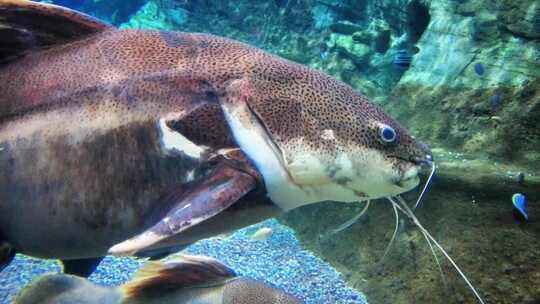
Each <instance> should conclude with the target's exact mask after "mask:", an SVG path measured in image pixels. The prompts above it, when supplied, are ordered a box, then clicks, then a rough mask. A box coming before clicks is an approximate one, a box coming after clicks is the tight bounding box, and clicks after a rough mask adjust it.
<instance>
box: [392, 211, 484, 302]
mask: <svg viewBox="0 0 540 304" xmlns="http://www.w3.org/2000/svg"><path fill="white" fill-rule="evenodd" d="M401 206H402V207H403V209H404V210H405V211H406V212H405V214H406V215H407V216H408V217H409V218H411V219H412V220H413V222H414V224H415V225H416V226H417V227H418V228H419V229H420V230H421V231H422V232H423V233H424V235H425V236H426V237H428V238H429V239H430V240H431V241H432V242H433V244H435V246H437V248H439V250H440V251H441V252H442V253H443V255H444V256H445V257H446V259H447V260H448V261H449V262H450V263H451V264H452V266H454V269H455V270H456V271H457V272H458V273H459V275H460V276H461V278H463V280H464V281H465V283H467V285H468V286H469V288H470V289H471V291H472V292H473V293H474V295H475V296H476V298H477V299H478V301H479V302H480V303H481V304H485V302H484V300H483V299H482V297H480V294H478V292H477V291H476V289H475V288H474V286H473V285H472V284H471V282H470V281H469V279H468V278H467V276H465V274H464V273H463V271H461V268H459V266H458V265H457V264H456V262H454V260H453V259H452V258H451V257H450V255H449V254H448V253H447V252H446V250H444V248H443V247H442V246H441V245H440V244H439V243H438V242H437V240H435V238H433V236H431V234H430V233H429V232H428V231H427V230H426V229H425V228H424V227H423V226H422V224H420V221H418V219H417V218H416V216H415V215H414V213H413V212H412V210H411V209H410V208H409V206H408V205H407V204H404V202H403V203H402V204H401Z"/></svg>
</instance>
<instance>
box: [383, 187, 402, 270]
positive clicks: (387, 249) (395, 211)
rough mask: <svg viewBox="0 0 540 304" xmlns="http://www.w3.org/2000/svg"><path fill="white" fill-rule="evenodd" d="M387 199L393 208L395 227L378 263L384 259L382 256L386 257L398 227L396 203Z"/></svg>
mask: <svg viewBox="0 0 540 304" xmlns="http://www.w3.org/2000/svg"><path fill="white" fill-rule="evenodd" d="M388 199H389V200H390V203H392V208H393V209H394V217H395V219H396V227H395V228H394V234H392V238H391V239H390V242H389V243H388V245H386V249H385V250H384V254H383V256H382V258H381V260H380V261H379V263H381V262H382V261H384V258H385V257H386V255H387V254H388V252H389V251H390V248H391V247H392V244H393V243H394V240H395V239H396V235H397V232H398V228H399V214H398V211H397V207H396V206H397V204H396V203H395V202H393V201H392V199H391V198H388ZM398 207H399V206H398Z"/></svg>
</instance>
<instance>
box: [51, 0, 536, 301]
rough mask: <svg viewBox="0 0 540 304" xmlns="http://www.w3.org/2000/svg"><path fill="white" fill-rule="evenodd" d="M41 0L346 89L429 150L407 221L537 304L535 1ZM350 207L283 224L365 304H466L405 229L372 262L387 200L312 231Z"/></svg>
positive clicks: (474, 274) (505, 290) (457, 283)
mask: <svg viewBox="0 0 540 304" xmlns="http://www.w3.org/2000/svg"><path fill="white" fill-rule="evenodd" d="M55 3H59V4H64V5H68V6H71V7H74V8H76V9H79V10H83V11H85V12H87V13H90V14H92V15H95V16H98V17H99V18H102V19H105V20H107V21H109V22H111V23H113V24H115V25H117V26H120V27H122V28H154V29H163V30H182V31H196V32H209V33H213V34H218V35H222V36H228V37H232V38H235V39H239V40H242V41H245V42H248V43H250V44H253V45H256V46H259V47H261V48H263V49H265V50H267V51H270V52H272V53H275V54H278V55H280V56H283V57H286V58H288V59H290V60H293V61H296V62H300V63H303V64H306V65H309V66H311V67H313V68H316V69H320V70H324V71H326V72H327V73H329V74H332V75H334V76H335V77H337V78H339V79H341V80H343V81H345V82H347V83H349V84H351V85H352V86H353V87H355V88H357V89H358V90H360V91H362V92H363V93H364V94H366V95H367V96H368V97H370V98H371V99H372V100H373V101H374V102H376V103H379V104H381V105H382V106H383V107H384V108H385V109H386V110H387V111H388V112H389V113H390V114H391V115H393V116H394V117H396V118H397V119H398V120H399V121H400V122H402V123H403V124H404V125H405V126H407V127H408V128H409V129H410V130H411V131H412V132H413V133H414V134H415V135H417V137H420V138H422V139H423V140H424V141H426V142H428V143H429V144H430V145H431V146H432V147H434V148H436V149H435V151H436V155H437V157H438V158H437V162H438V163H439V172H440V173H439V174H438V178H437V180H436V181H435V184H434V186H433V187H432V189H431V191H430V192H429V193H428V198H427V199H426V202H425V204H424V206H423V207H422V208H421V209H420V210H418V216H419V218H420V221H421V222H423V223H424V226H426V228H428V230H430V231H431V232H432V234H433V235H434V236H435V237H436V238H437V239H439V240H440V241H441V243H442V244H443V246H444V247H445V248H447V250H448V251H449V253H450V255H452V256H453V257H454V258H455V259H456V261H457V262H458V264H460V265H461V266H462V267H463V269H464V271H465V272H466V273H467V274H468V275H469V276H470V278H471V281H472V282H473V284H474V285H475V286H476V287H477V288H478V289H479V290H480V293H481V294H482V295H483V296H484V297H485V299H486V301H487V302H488V303H540V287H539V286H540V245H539V243H540V242H539V240H540V207H539V204H540V178H539V174H540V127H539V122H540V1H539V0H534V1H531V0H273V1H268V0H250V1H247V0H242V1H210V0H192V1H188V0H135V1H124V0H79V1H75V0H58V1H55ZM515 192H523V193H525V194H526V195H527V197H528V198H529V204H530V206H529V209H530V210H529V212H530V217H531V220H530V221H529V222H528V223H525V224H524V223H518V222H517V221H516V220H515V219H514V218H513V217H512V205H511V203H510V197H511V195H512V194H513V193H515ZM415 195H418V193H411V194H410V196H409V197H408V200H410V201H414V200H415ZM360 209H361V206H360V205H358V206H356V205H348V206H346V207H344V206H343V205H340V204H332V203H325V204H320V205H316V206H308V207H305V208H302V209H300V210H297V211H294V212H292V213H290V214H288V215H287V216H286V217H285V218H284V219H283V220H284V221H286V222H287V223H288V224H289V225H291V226H293V227H294V228H296V230H297V233H298V234H299V236H300V238H301V239H303V241H304V243H305V246H307V247H308V248H310V249H312V250H313V251H315V252H317V253H318V254H319V255H320V256H322V257H324V258H325V259H326V260H328V261H329V262H331V263H333V264H334V265H335V266H336V267H337V268H338V269H339V270H340V271H342V272H343V273H344V275H345V278H346V279H347V280H348V282H349V284H350V285H351V286H353V287H355V288H358V289H360V290H362V291H363V292H365V293H366V295H367V297H368V300H369V301H370V303H475V301H474V298H473V297H472V296H471V293H470V292H469V291H467V289H466V288H465V286H464V284H463V283H462V281H461V280H460V279H459V278H458V277H457V276H456V275H455V272H454V271H453V270H452V269H451V267H450V266H449V264H448V263H443V270H444V273H445V275H444V279H442V278H441V276H440V275H439V273H438V270H437V267H436V264H435V263H434V261H433V258H432V256H431V253H430V251H429V247H427V245H426V244H425V241H424V239H423V237H422V235H421V234H420V233H419V232H418V230H417V229H415V228H414V227H412V226H411V225H410V224H407V222H408V221H404V220H401V221H400V233H399V235H398V238H397V241H396V243H395V244H394V246H393V249H392V251H391V254H389V256H387V257H386V259H385V260H384V261H383V262H380V257H381V256H382V253H383V251H384V248H385V246H386V243H387V242H388V241H389V239H390V236H391V233H392V230H393V227H392V225H393V222H394V219H393V212H392V211H391V210H392V209H391V207H390V205H389V203H387V202H383V201H380V202H373V203H372V207H370V210H369V212H368V214H367V215H366V216H365V217H363V218H362V219H361V220H360V221H359V222H358V223H356V224H354V225H353V226H351V227H350V228H348V229H346V230H344V231H342V232H340V233H338V234H335V235H334V236H332V237H331V238H322V237H321V235H325V233H326V232H327V231H328V230H329V229H331V228H332V227H335V226H336V225H339V224H340V223H341V222H344V221H346V220H347V219H348V218H350V217H352V216H353V215H354V214H355V213H356V212H359V211H360ZM439 258H440V259H441V260H442V256H441V255H439Z"/></svg>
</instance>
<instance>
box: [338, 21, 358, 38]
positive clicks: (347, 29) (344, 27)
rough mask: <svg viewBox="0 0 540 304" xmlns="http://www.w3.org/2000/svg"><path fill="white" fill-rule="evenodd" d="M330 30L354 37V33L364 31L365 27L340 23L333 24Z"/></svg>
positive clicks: (344, 22) (345, 22)
mask: <svg viewBox="0 0 540 304" xmlns="http://www.w3.org/2000/svg"><path fill="white" fill-rule="evenodd" d="M330 29H331V30H332V32H334V33H339V34H344V35H352V34H354V32H359V31H362V30H363V29H364V27H362V26H360V25H358V24H356V23H352V22H350V21H338V22H335V23H333V24H332V25H331V26H330Z"/></svg>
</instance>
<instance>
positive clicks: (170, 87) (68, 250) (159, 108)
mask: <svg viewBox="0 0 540 304" xmlns="http://www.w3.org/2000/svg"><path fill="white" fill-rule="evenodd" d="M238 81H244V83H247V84H248V86H245V87H240V89H241V90H240V91H238V92H237V94H238V97H240V99H242V100H243V101H245V102H248V104H249V106H250V108H251V110H252V111H253V112H254V113H256V114H257V115H258V117H259V118H263V119H262V120H263V124H264V127H265V129H266V130H267V132H268V134H269V135H270V136H271V139H272V140H273V141H274V142H275V144H276V145H277V146H278V147H279V148H280V150H281V151H282V153H283V155H282V157H283V159H284V160H285V162H286V163H287V164H294V163H295V160H296V159H295V157H297V156H298V155H303V154H305V153H306V151H309V152H310V153H312V154H314V155H316V157H317V159H318V161H320V162H322V163H324V166H323V167H324V170H325V171H327V172H325V173H324V174H326V175H328V178H329V179H331V180H333V182H336V183H339V184H348V183H349V182H350V181H349V180H347V178H340V176H339V174H338V172H339V171H340V169H341V168H339V166H338V167H335V166H334V167H332V164H333V163H335V160H336V158H337V157H339V156H340V155H341V154H342V153H349V155H350V156H355V157H356V158H357V159H358V160H362V161H366V159H365V158H366V157H367V156H366V155H367V154H366V155H364V154H362V153H363V152H362V151H364V150H365V149H367V150H370V151H376V155H377V156H378V157H379V156H380V158H381V159H384V160H385V161H387V162H388V163H389V164H390V166H391V167H392V170H395V171H396V172H401V173H403V172H405V171H406V170H408V169H409V168H410V167H412V166H415V165H416V163H415V162H416V160H417V159H424V158H425V157H426V154H427V153H428V152H427V150H426V149H425V147H423V146H421V145H419V144H418V143H417V142H416V141H415V140H413V139H412V138H411V137H410V136H409V135H408V133H407V131H406V130H404V129H403V128H402V127H401V126H399V125H398V124H397V123H396V122H395V121H394V120H392V119H391V118H390V117H388V116H387V115H385V114H384V113H383V111H382V110H381V109H380V108H379V107H377V106H374V105H372V104H370V103H369V102H368V101H367V99H366V98H365V97H364V96H362V95H361V94H359V93H358V92H356V91H354V90H353V89H352V88H351V87H349V86H348V85H346V84H343V83H341V82H339V81H337V80H334V79H333V78H331V77H329V76H327V75H325V74H323V73H320V72H317V71H314V70H311V69H308V68H306V67H304V66H301V65H298V64H294V63H292V62H289V61H286V60H284V59H281V58H278V57H275V56H272V55H270V54H267V53H265V52H262V51H260V50H258V49H255V48H252V47H249V46H247V45H245V44H242V43H239V42H235V41H232V40H229V39H224V38H219V37H215V36H210V35H204V34H192V33H169V32H159V31H138V30H106V31H104V32H101V33H98V34H96V35H93V36H90V37H89V38H85V39H84V40H81V41H76V42H72V43H69V44H67V45H62V46H58V47H53V48H51V49H48V50H44V51H39V52H33V53H30V54H27V55H26V56H25V57H24V58H21V59H19V60H17V61H15V62H14V63H12V64H8V65H6V66H4V67H2V68H1V69H0V92H2V94H1V95H0V146H1V147H2V148H3V150H2V151H1V152H0V171H1V172H2V174H1V175H0V202H1V204H0V231H2V233H3V235H4V236H5V238H6V239H7V240H8V241H9V242H11V243H12V244H13V246H14V247H15V248H16V249H17V250H18V251H20V252H23V253H27V254H31V255H34V256H41V257H54V258H59V257H63V258H76V257H92V256H98V255H102V254H104V253H105V252H106V249H107V248H108V247H110V246H111V245H113V244H115V243H118V242H119V241H121V240H124V239H127V238H128V237H130V236H133V235H135V234H138V233H140V232H141V231H142V230H144V229H145V228H147V227H148V226H149V225H151V224H152V223H153V222H155V220H153V219H155V218H156V217H159V215H160V214H161V215H162V214H163V212H161V211H162V210H161V209H165V210H166V209H167V208H169V207H170V206H156V202H157V201H159V198H160V197H161V196H162V195H163V194H164V192H166V190H167V189H168V188H169V187H171V186H172V185H175V184H177V183H179V182H180V183H181V182H185V181H186V180H187V179H188V176H191V178H203V177H204V174H205V172H206V171H205V170H206V169H205V167H204V164H206V163H205V162H204V161H201V158H198V157H195V158H193V157H190V156H189V155H186V153H172V152H171V151H165V150H164V148H163V143H162V141H161V139H162V138H161V136H162V134H161V133H160V132H162V130H159V129H158V128H157V127H156V122H157V121H158V120H159V119H166V120H167V122H168V126H169V127H171V128H174V130H176V131H181V132H183V133H182V134H183V135H184V136H185V137H186V138H187V139H189V140H191V141H193V142H194V143H196V144H199V145H204V146H208V147H209V149H210V150H211V151H217V150H218V149H222V148H238V146H237V144H236V143H235V141H234V140H233V136H232V134H231V132H230V130H229V128H228V127H227V124H226V122H225V119H224V118H223V114H222V113H221V112H220V106H219V102H220V101H221V100H224V99H227V98H228V97H230V96H231V95H230V89H231V86H232V85H233V84H234V83H235V82H238ZM232 102H237V101H236V100H232ZM183 119H186V120H183ZM381 123H384V124H387V125H390V126H392V127H393V128H394V129H395V130H396V132H397V139H396V142H395V143H394V144H392V145H388V144H385V143H383V142H381V140H380V139H379V138H378V129H379V127H380V124H381ZM201 157H202V156H201ZM201 163H202V164H203V165H201ZM368 173H369V172H367V173H366V172H360V173H358V174H364V175H366V174H368ZM396 174H397V173H396ZM368 175H369V174H368ZM396 176H397V175H396ZM396 178H398V177H396ZM357 194H358V195H361V192H360V191H358V193H357ZM165 210H163V211H165ZM50 236H54V237H53V238H52V237H50ZM44 239H47V241H45V242H44V241H43V240H44Z"/></svg>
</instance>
